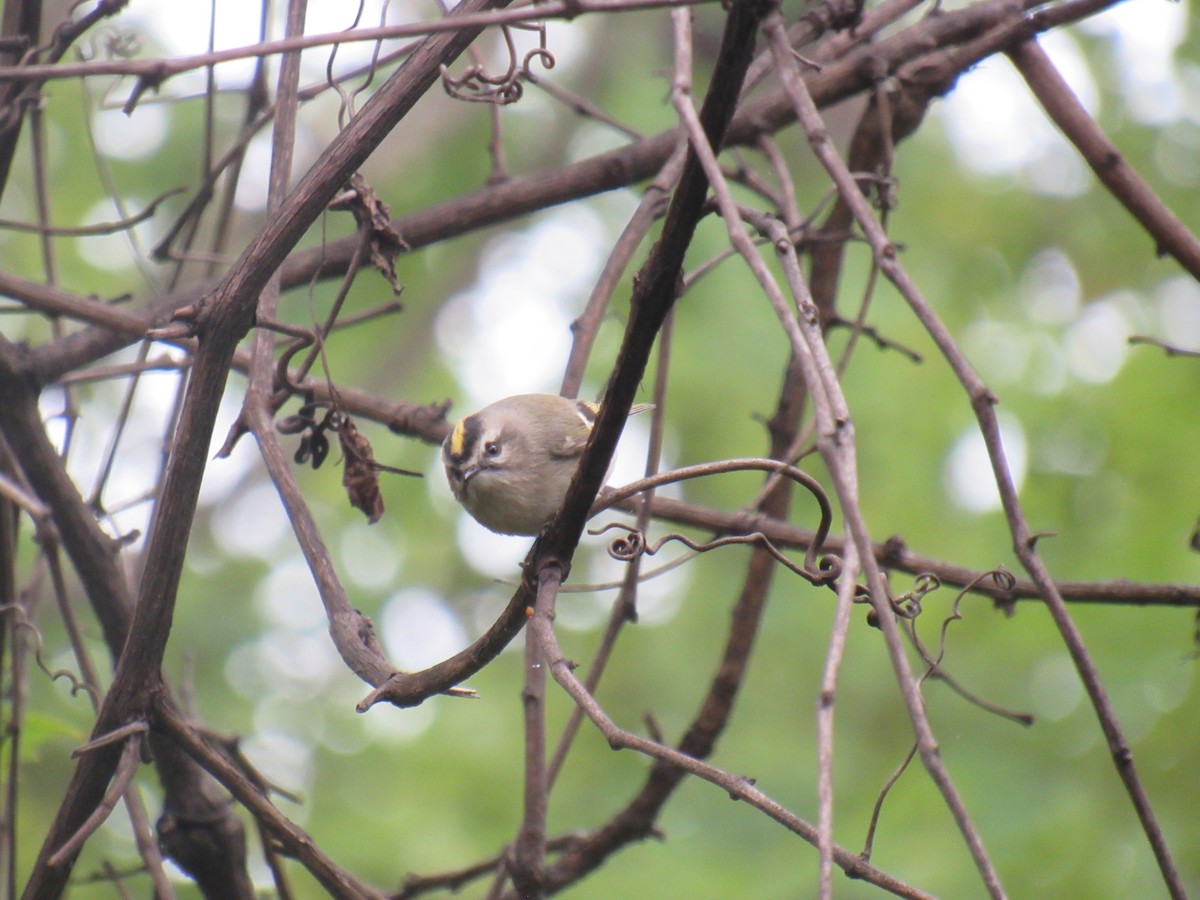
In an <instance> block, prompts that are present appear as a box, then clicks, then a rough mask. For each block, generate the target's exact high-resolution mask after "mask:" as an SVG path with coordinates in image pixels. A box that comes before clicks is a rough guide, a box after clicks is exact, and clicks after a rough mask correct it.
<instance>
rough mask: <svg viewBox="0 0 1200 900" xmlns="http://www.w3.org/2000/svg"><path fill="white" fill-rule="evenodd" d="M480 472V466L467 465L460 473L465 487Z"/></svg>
mask: <svg viewBox="0 0 1200 900" xmlns="http://www.w3.org/2000/svg"><path fill="white" fill-rule="evenodd" d="M478 474H479V466H467V467H466V468H465V469H463V470H461V471H460V473H459V478H460V479H462V483H463V487H466V486H467V482H469V481H470V480H471V479H472V478H474V477H475V476H476V475H478Z"/></svg>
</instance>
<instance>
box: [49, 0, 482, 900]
mask: <svg viewBox="0 0 1200 900" xmlns="http://www.w3.org/2000/svg"><path fill="white" fill-rule="evenodd" d="M489 5H491V4H490V3H489V2H488V0H467V2H465V3H464V5H463V6H461V7H460V8H459V9H460V11H461V12H471V11H472V10H475V9H482V8H487V7H488V6H489ZM451 18H452V19H453V16H452V17H451ZM474 36H475V32H474V31H473V30H471V29H465V30H460V31H452V32H448V33H447V34H445V35H439V36H437V37H434V38H430V39H429V40H427V41H426V42H425V43H424V44H423V45H422V47H421V48H419V49H418V50H417V51H415V52H414V53H413V55H412V56H411V57H409V59H408V60H407V61H406V62H405V63H404V65H402V66H401V67H400V68H399V69H398V70H397V72H396V73H395V74H394V75H393V76H392V77H391V78H390V79H389V80H388V81H387V82H386V83H385V84H384V85H383V86H381V87H380V89H379V91H378V92H377V93H376V94H375V95H373V96H372V98H371V99H370V100H369V101H368V102H367V103H366V104H365V105H364V107H363V110H362V112H361V113H360V115H359V116H358V117H357V118H356V119H354V121H352V122H351V123H350V125H349V126H348V127H347V128H346V129H345V130H344V131H342V132H341V133H340V134H339V135H338V137H337V138H335V139H334V141H333V142H332V144H331V145H330V147H329V148H328V152H327V153H326V154H324V155H323V156H322V157H321V159H320V160H319V161H318V162H317V163H316V165H314V167H313V168H312V169H311V170H310V171H309V172H308V174H306V175H305V176H304V177H303V178H302V179H301V180H300V183H299V184H298V185H297V186H296V188H295V189H294V190H293V191H292V193H291V194H290V195H289V196H288V198H287V200H286V202H285V203H284V204H283V206H282V208H281V209H280V212H279V215H278V216H276V217H275V218H273V219H271V220H270V221H269V222H268V223H267V225H266V227H265V228H264V230H263V231H262V232H261V233H260V234H259V236H258V238H257V239H256V240H254V241H253V242H252V243H251V244H250V246H249V247H248V248H247V249H246V251H245V252H244V253H243V254H242V256H241V257H240V259H239V260H238V263H237V264H235V265H234V267H233V269H232V270H231V271H230V273H229V274H228V275H227V276H226V278H225V279H224V280H223V282H222V285H221V287H220V288H219V289H218V290H217V292H216V293H215V294H214V295H213V296H212V297H210V298H209V299H208V301H207V302H206V304H205V305H204V306H203V308H202V309H201V310H200V311H199V313H198V315H197V317H196V330H197V331H198V333H199V335H200V338H201V339H200V348H199V350H198V352H197V354H196V360H195V364H194V366H193V368H192V376H191V380H190V382H189V386H188V392H187V396H186V398H185V401H184V409H183V412H182V415H181V417H180V423H179V429H178V432H177V433H176V435H175V443H174V450H173V453H172V457H171V462H170V465H169V467H168V470H167V477H166V481H165V484H164V487H163V492H162V501H161V506H160V510H159V515H158V517H157V519H156V527H155V528H154V530H153V531H152V533H151V534H150V539H149V545H148V549H147V552H146V560H147V565H146V571H145V575H144V577H143V579H142V584H141V591H140V594H139V599H138V603H137V605H136V607H135V610H134V614H133V620H132V622H131V624H130V629H129V640H128V641H127V642H126V644H125V649H124V652H123V653H122V654H121V658H120V660H119V662H118V664H117V669H116V673H115V675H114V678H113V684H112V687H111V689H110V691H109V693H108V695H107V697H106V698H105V703H104V706H103V707H102V709H101V711H100V715H99V717H98V721H97V725H96V731H97V733H99V734H103V733H107V732H108V731H111V730H113V729H114V728H117V727H120V726H121V725H122V724H123V723H124V722H125V721H128V720H130V719H131V718H135V717H139V716H141V715H144V713H145V711H146V710H147V709H148V707H149V705H150V703H151V701H152V699H153V698H154V697H155V696H156V695H157V693H158V692H159V691H161V689H162V680H161V663H162V656H163V652H164V650H165V647H166V641H167V636H168V635H169V634H170V629H171V621H172V618H173V615H174V605H175V597H176V591H177V588H178V585H179V580H180V578H181V575H182V569H183V559H184V554H185V551H186V547H187V541H188V535H189V533H190V529H191V524H192V520H193V517H194V514H195V510H196V499H197V495H198V493H199V488H200V482H201V477H202V474H203V472H204V469H205V466H206V465H207V455H208V446H209V442H210V439H211V437H212V429H213V423H214V421H215V418H216V415H217V410H218V407H219V404H220V400H221V395H222V393H223V391H224V387H225V381H226V378H227V377H228V373H229V367H230V364H231V362H232V358H233V352H234V349H235V347H236V344H237V342H238V341H239V340H240V339H241V337H242V336H243V335H244V334H245V333H246V332H247V331H248V330H249V327H250V325H251V322H252V320H253V315H254V308H255V300H256V298H257V296H258V293H259V292H260V291H261V290H262V288H263V287H264V286H265V284H266V282H267V280H268V278H269V277H270V275H271V273H272V272H274V271H275V269H276V268H277V267H278V266H279V264H280V263H281V262H282V261H283V259H284V257H285V256H286V254H287V252H288V251H289V250H290V249H291V248H292V247H293V246H295V243H296V242H297V241H298V240H299V239H300V238H301V236H302V235H303V233H304V232H305V231H306V230H307V228H308V227H309V225H310V224H311V223H312V221H313V219H314V218H315V217H316V216H317V215H319V214H320V212H321V210H322V209H324V207H325V205H326V204H327V203H328V201H329V199H330V198H332V197H333V195H334V194H335V193H336V192H337V191H338V190H339V189H340V188H341V186H342V185H343V184H344V183H345V182H346V179H347V178H349V176H350V174H351V173H352V172H353V171H355V170H356V169H357V168H358V166H359V165H360V164H361V163H362V161H363V160H364V159H366V157H367V156H368V155H369V154H370V152H371V150H373V149H374V147H375V146H377V145H378V143H379V142H380V141H382V140H383V138H384V137H385V136H386V135H387V133H388V132H389V131H390V129H391V128H392V127H393V126H394V124H395V123H396V122H397V121H398V120H399V119H401V118H403V116H404V115H405V114H406V113H407V112H408V111H409V110H410V109H411V108H412V106H413V104H415V103H416V101H417V100H418V99H419V98H420V97H421V96H422V95H423V94H424V93H425V91H427V90H428V88H429V87H430V85H432V84H433V82H434V80H435V78H436V76H437V67H438V66H439V65H441V64H442V63H444V62H445V61H446V60H448V59H451V58H453V57H454V56H456V55H457V54H458V53H459V52H461V50H462V49H463V47H464V46H465V45H466V44H467V43H469V42H470V41H471V40H472V39H473V38H474ZM115 765H116V757H115V756H114V753H113V751H112V750H100V751H97V752H96V753H94V754H89V755H88V756H87V757H85V758H84V759H83V760H81V761H80V763H79V765H78V767H77V768H76V770H75V773H74V775H73V777H72V779H71V783H70V785H69V786H68V789H67V796H66V799H65V800H64V802H63V804H62V806H61V807H60V808H59V812H58V815H57V817H56V819H55V823H54V825H53V827H52V829H51V831H50V833H49V834H48V835H47V837H46V840H45V843H44V844H43V846H42V851H41V853H40V855H39V858H38V864H37V865H36V866H35V868H34V871H33V874H32V875H31V877H30V880H29V882H28V883H27V885H26V889H25V896H26V897H27V898H29V900H34V898H41V897H51V896H54V895H56V894H57V893H58V892H59V891H61V889H62V885H63V883H64V882H65V879H66V878H67V877H68V875H69V874H70V869H71V866H70V865H69V864H67V865H62V866H57V867H50V866H48V865H47V860H48V858H49V856H50V854H51V853H52V852H53V851H54V850H55V849H56V848H57V847H58V846H59V845H60V844H61V843H62V841H63V840H65V839H66V837H67V836H69V835H70V834H73V833H74V832H75V831H76V830H77V829H78V827H79V824H80V823H81V822H82V821H83V819H85V818H86V816H87V815H88V814H89V813H90V811H91V810H92V809H94V808H95V806H96V805H97V804H98V803H99V801H100V798H101V796H102V795H103V790H104V786H105V784H106V783H107V781H108V778H109V775H110V774H111V772H112V771H113V768H114V766H115Z"/></svg>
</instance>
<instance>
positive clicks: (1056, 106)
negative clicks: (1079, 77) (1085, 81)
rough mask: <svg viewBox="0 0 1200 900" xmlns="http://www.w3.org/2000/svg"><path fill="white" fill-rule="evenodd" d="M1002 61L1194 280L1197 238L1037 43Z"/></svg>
mask: <svg viewBox="0 0 1200 900" xmlns="http://www.w3.org/2000/svg"><path fill="white" fill-rule="evenodd" d="M1008 57H1009V59H1011V60H1012V61H1013V65H1015V66H1016V67H1017V71H1018V72H1020V73H1021V77H1022V78H1024V79H1025V83H1026V84H1028V85H1029V89H1030V90H1031V91H1033V95H1034V96H1035V97H1036V98H1037V100H1038V102H1039V103H1041V104H1042V108H1043V109H1044V110H1046V114H1047V115H1049V116H1050V118H1051V119H1052V120H1053V121H1054V124H1055V125H1057V126H1058V127H1059V128H1060V129H1061V130H1062V133H1063V134H1064V135H1066V137H1067V139H1068V140H1069V141H1070V142H1071V143H1072V144H1074V145H1075V148H1076V149H1077V150H1078V151H1079V153H1080V155H1082V156H1083V158H1084V159H1085V160H1087V164H1088V165H1089V166H1091V167H1092V171H1093V172H1095V173H1096V177H1097V178H1099V179H1100V181H1101V182H1103V184H1104V186H1105V187H1107V188H1108V189H1109V191H1111V192H1112V194H1113V196H1114V197H1116V198H1117V200H1118V202H1120V203H1121V204H1123V205H1124V206H1125V207H1126V208H1127V209H1128V210H1129V212H1130V214H1131V215H1132V216H1133V217H1134V218H1135V219H1137V220H1138V222H1140V223H1141V225H1142V227H1143V228H1145V229H1146V232H1147V233H1148V234H1149V235H1150V237H1152V238H1153V239H1154V240H1155V242H1156V244H1157V247H1158V255H1159V256H1163V255H1170V256H1173V257H1174V258H1175V260H1176V261H1177V262H1178V263H1179V264H1180V265H1181V266H1183V268H1184V269H1186V270H1187V271H1188V272H1190V273H1191V275H1192V277H1193V278H1196V279H1200V240H1197V239H1196V236H1195V235H1194V234H1192V232H1191V231H1190V230H1189V229H1188V228H1187V226H1186V225H1184V224H1183V222H1181V221H1180V220H1179V217H1178V216H1176V215H1175V214H1174V213H1173V212H1171V210H1170V209H1169V208H1168V207H1167V205H1166V204H1165V203H1163V201H1162V200H1161V199H1160V198H1159V196H1158V195H1157V194H1156V193H1154V190H1153V189H1152V188H1151V187H1150V185H1149V184H1147V183H1146V180H1145V179H1144V178H1142V176H1141V175H1139V174H1138V173H1137V171H1136V170H1135V169H1134V168H1133V167H1132V166H1131V165H1129V163H1128V162H1126V160H1125V157H1124V155H1123V154H1122V153H1121V151H1120V150H1118V149H1117V145H1116V144H1114V143H1113V142H1112V141H1110V140H1109V139H1108V137H1107V136H1106V135H1105V134H1104V132H1103V131H1101V130H1100V126H1099V125H1098V124H1096V121H1095V119H1093V118H1092V117H1091V116H1090V115H1088V112H1087V110H1086V109H1084V108H1083V104H1082V103H1080V102H1079V98H1078V97H1076V96H1075V93H1074V91H1072V90H1071V86H1070V85H1068V84H1067V82H1066V79H1064V78H1063V77H1062V75H1061V74H1060V73H1059V71H1058V69H1057V68H1055V66H1054V63H1052V62H1051V61H1050V58H1049V57H1048V56H1047V55H1046V51H1045V50H1043V49H1042V47H1041V45H1040V44H1039V43H1038V42H1037V41H1036V40H1028V41H1023V42H1021V43H1019V44H1017V45H1016V46H1015V47H1013V48H1012V49H1010V50H1009V51H1008Z"/></svg>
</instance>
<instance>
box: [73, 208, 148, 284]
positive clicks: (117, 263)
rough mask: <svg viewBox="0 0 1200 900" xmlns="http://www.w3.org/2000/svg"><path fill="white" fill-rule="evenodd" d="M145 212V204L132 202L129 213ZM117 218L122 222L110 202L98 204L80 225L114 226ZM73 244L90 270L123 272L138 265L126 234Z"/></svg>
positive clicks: (77, 240)
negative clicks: (103, 223)
mask: <svg viewBox="0 0 1200 900" xmlns="http://www.w3.org/2000/svg"><path fill="white" fill-rule="evenodd" d="M144 208H145V206H144V204H142V203H141V202H140V201H137V200H131V201H130V209H133V210H140V209H144ZM118 218H120V214H119V213H118V212H117V210H116V208H115V207H114V206H113V204H112V201H111V200H98V201H96V202H95V203H94V204H92V206H91V207H90V208H89V209H88V211H87V212H85V213H84V214H83V216H82V217H81V218H80V221H79V224H80V225H97V224H100V223H102V222H115V221H116V220H117V219H118ZM72 243H73V244H74V246H75V252H76V253H78V254H79V258H80V259H82V260H83V261H84V262H86V263H87V264H88V265H89V266H92V267H93V268H96V269H100V270H101V271H104V272H123V271H125V270H126V269H130V268H132V267H133V266H134V264H135V263H136V259H135V258H134V254H133V247H132V246H131V245H130V243H129V235H127V234H125V233H124V232H123V231H114V232H112V233H111V234H95V235H88V236H87V237H77V238H75V239H74V240H73V241H72Z"/></svg>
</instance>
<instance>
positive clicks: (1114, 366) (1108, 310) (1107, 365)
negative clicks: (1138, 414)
mask: <svg viewBox="0 0 1200 900" xmlns="http://www.w3.org/2000/svg"><path fill="white" fill-rule="evenodd" d="M1126 299H1127V297H1126ZM1132 333H1133V328H1132V326H1131V324H1130V322H1129V319H1128V317H1127V316H1126V314H1125V311H1124V310H1123V309H1122V298H1121V297H1120V296H1114V297H1111V298H1109V299H1105V300H1096V301H1093V302H1092V303H1089V304H1088V305H1087V307H1086V308H1085V309H1084V311H1083V314H1082V315H1081V316H1080V317H1079V319H1078V320H1077V321H1076V322H1075V324H1074V325H1072V326H1071V327H1070V328H1069V329H1068V330H1067V333H1066V335H1065V337H1064V339H1063V349H1064V351H1065V352H1066V357H1067V365H1068V366H1069V367H1070V370H1071V374H1072V375H1074V376H1075V377H1076V378H1078V379H1079V380H1080V381H1085V382H1087V383H1089V384H1105V383H1107V382H1109V381H1112V380H1113V379H1114V378H1116V377H1117V373H1118V372H1120V371H1121V366H1123V365H1124V363H1125V357H1126V355H1127V354H1128V352H1129V343H1128V341H1129V336H1130V334H1132Z"/></svg>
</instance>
